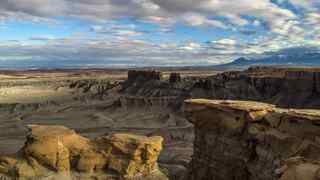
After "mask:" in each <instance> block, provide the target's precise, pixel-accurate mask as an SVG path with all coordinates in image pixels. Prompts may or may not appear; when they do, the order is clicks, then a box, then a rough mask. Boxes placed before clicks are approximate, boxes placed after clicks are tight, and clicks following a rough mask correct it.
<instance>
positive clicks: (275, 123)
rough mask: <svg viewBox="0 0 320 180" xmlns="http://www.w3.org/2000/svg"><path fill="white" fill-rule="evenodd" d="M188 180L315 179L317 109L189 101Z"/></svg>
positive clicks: (319, 131)
mask: <svg viewBox="0 0 320 180" xmlns="http://www.w3.org/2000/svg"><path fill="white" fill-rule="evenodd" d="M184 108H185V113H186V116H187V118H188V120H189V121H190V122H191V123H193V124H194V126H195V142H194V155H193V158H192V161H191V163H190V167H189V173H188V175H187V178H186V179H190V180H204V179H215V180H278V179H279V180H294V179H297V180H317V179H319V178H320V154H319V151H320V141H319V137H320V111H317V110H296V109H281V108H277V107H275V106H273V105H270V104H265V103H258V102H252V101H227V100H205V99H194V100H187V101H185V107H184Z"/></svg>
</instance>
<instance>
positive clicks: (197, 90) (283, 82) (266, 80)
mask: <svg viewBox="0 0 320 180" xmlns="http://www.w3.org/2000/svg"><path fill="white" fill-rule="evenodd" d="M319 77H320V70H319V69H308V68H304V69H303V68H300V69H299V68H287V69H286V68H271V67H254V68H250V69H248V70H246V71H234V72H224V73H221V74H218V75H215V76H212V77H209V78H205V79H201V80H199V81H198V82H196V83H195V85H194V88H193V91H192V94H193V96H192V97H193V98H209V99H228V100H252V101H263V102H267V103H272V104H276V105H278V106H282V107H285V108H315V107H320V98H319V97H320V96H319V95H320V85H319V84H320V78H319Z"/></svg>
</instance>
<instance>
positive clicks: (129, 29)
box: [0, 0, 320, 68]
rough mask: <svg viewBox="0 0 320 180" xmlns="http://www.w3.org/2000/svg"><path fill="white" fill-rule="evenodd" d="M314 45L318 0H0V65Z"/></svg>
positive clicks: (154, 59)
mask: <svg viewBox="0 0 320 180" xmlns="http://www.w3.org/2000/svg"><path fill="white" fill-rule="evenodd" d="M319 45H320V1H319V0H308V1H306V0H254V1H253V0H228V1H226V0H28V1H25V0H3V1H0V68H1V66H2V68H8V67H20V68H23V67H26V68H28V67H101V66H117V67H122V66H123V67H126V66H151V65H154V66H160V65H161V66H163V65H175V66H184V65H208V64H219V63H225V62H228V61H230V60H232V59H234V58H237V57H241V56H245V57H256V56H261V55H264V54H266V53H269V52H273V51H278V50H281V49H285V48H290V47H318V46H319ZM1 64H2V65H1Z"/></svg>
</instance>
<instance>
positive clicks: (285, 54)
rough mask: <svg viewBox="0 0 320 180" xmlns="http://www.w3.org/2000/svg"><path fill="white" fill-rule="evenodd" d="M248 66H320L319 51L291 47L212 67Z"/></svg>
mask: <svg viewBox="0 0 320 180" xmlns="http://www.w3.org/2000/svg"><path fill="white" fill-rule="evenodd" d="M250 66H320V52H319V51H318V50H317V49H309V48H292V49H286V50H282V51H279V52H277V53H274V54H271V55H269V56H266V57H263V58H258V59H247V58H244V57H241V58H239V59H236V60H234V61H233V62H230V63H227V64H221V65H216V66H214V68H219V69H244V68H248V67H250Z"/></svg>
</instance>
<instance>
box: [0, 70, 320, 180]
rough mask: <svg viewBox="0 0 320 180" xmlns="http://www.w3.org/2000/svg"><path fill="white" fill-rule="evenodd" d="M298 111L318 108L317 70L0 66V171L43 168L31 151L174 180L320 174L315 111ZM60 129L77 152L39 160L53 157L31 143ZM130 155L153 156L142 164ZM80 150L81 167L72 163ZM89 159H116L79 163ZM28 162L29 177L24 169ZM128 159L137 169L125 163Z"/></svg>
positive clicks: (238, 179)
mask: <svg viewBox="0 0 320 180" xmlns="http://www.w3.org/2000/svg"><path fill="white" fill-rule="evenodd" d="M200 98H201V99H202V100H199V99H200ZM187 99H196V100H187ZM197 99H198V100H197ZM203 99H215V100H216V101H210V100H203ZM185 100H187V101H186V102H185ZM219 100H220V101H219ZM225 100H236V101H225ZM254 101H259V102H264V103H268V104H263V103H258V102H254ZM271 104H272V105H271ZM297 108H299V109H301V108H304V109H306V108H307V109H319V108H320V70H319V69H302V68H301V69H299V68H290V69H287V68H270V67H254V68H249V69H247V70H245V71H233V72H214V71H205V70H201V71H200V70H199V71H191V70H185V71H182V70H180V71H179V72H174V71H164V72H158V71H142V70H130V71H127V70H99V69H96V70H64V71H58V70H57V71H2V72H0V121H1V122H0V128H1V131H0V154H1V155H4V156H6V155H8V156H9V157H10V158H9V159H8V158H4V159H2V160H1V158H0V174H1V173H4V172H7V175H8V174H9V175H10V173H9V172H12V171H13V172H15V173H14V174H18V175H19V173H20V176H21V177H23V176H24V175H25V176H36V175H37V173H39V172H41V173H43V172H44V171H42V170H41V171H40V170H38V169H39V168H36V167H38V166H36V165H34V163H30V156H31V157H33V158H35V159H36V160H35V162H37V163H39V164H41V165H43V164H45V167H50V168H51V169H55V170H56V171H59V170H67V171H73V169H76V171H81V170H83V171H85V172H91V173H92V172H95V173H99V172H100V171H99V170H100V169H99V168H98V167H100V166H108V167H109V168H111V169H113V170H116V171H117V172H118V173H120V174H125V175H126V176H129V175H132V174H133V175H134V174H135V173H137V172H143V173H151V172H154V171H152V170H153V169H157V170H159V169H160V171H159V172H162V173H163V174H165V175H166V176H168V177H169V179H194V180H201V179H204V180H205V179H217V180H220V179H221V180H224V179H226V180H229V179H230V180H242V179H243V180H258V179H263V180H264V179H265V180H269V179H270V180H271V179H272V180H273V179H278V178H282V179H281V180H291V179H292V178H291V179H290V177H289V175H286V172H287V171H286V170H288V171H289V170H290V172H291V170H292V169H293V170H292V171H294V168H302V169H303V168H306V169H307V171H308V172H309V171H310V172H311V173H309V174H312V173H313V174H317V170H318V169H319V168H318V163H317V162H316V160H317V157H318V156H317V155H315V153H314V152H317V149H318V139H317V137H318V133H317V128H318V125H319V123H318V120H319V119H320V116H319V112H318V111H317V110H294V109H297ZM220 122H223V123H220ZM252 122H254V123H252ZM30 125H36V126H30ZM300 126H301V129H300V128H299V127H300ZM71 129H72V130H71ZM73 130H74V131H73ZM266 133H267V135H268V136H267V135H266ZM59 134H61V136H62V137H63V140H62V141H61V144H62V145H61V146H62V147H66V151H68V153H70V154H71V155H73V156H71V155H70V157H69V156H68V157H67V158H62V157H61V156H58V155H57V157H56V158H57V159H61V158H62V159H68V163H66V164H65V163H62V165H61V164H60V163H58V162H60V161H57V162H56V163H50V162H51V161H50V159H46V158H45V159H43V156H50V154H49V155H48V153H49V152H47V151H45V149H42V150H39V149H37V148H34V147H37V146H38V145H39V144H40V145H39V147H41V148H45V147H50V146H53V145H52V143H50V142H51V141H52V142H53V144H54V143H55V142H56V141H57V142H60V140H59V138H58V139H57V138H56V136H58V135H59ZM69 136H70V137H72V138H69ZM26 137H27V139H26ZM42 138H44V139H46V140H48V142H46V141H42V140H41V139H42ZM39 139H40V140H39ZM65 139H67V140H65ZM70 139H71V140H70ZM72 139H74V141H73V140H72ZM101 139H104V141H101ZM150 139H151V140H150ZM49 140H50V141H49ZM162 140H163V141H162ZM38 141H39V142H38ZM117 142H122V144H124V145H121V146H118V145H117ZM151 142H154V143H155V144H152V143H151ZM58 144H59V143H58ZM282 145H286V147H282ZM59 146H60V145H59ZM147 146H150V147H154V150H153V151H152V153H150V149H149V148H140V147H147ZM162 146H163V147H162ZM53 147H55V146H53ZM106 147H107V149H108V148H111V149H117V151H116V152H118V151H121V152H126V153H125V154H126V156H125V157H127V156H130V157H132V158H133V159H130V158H129V159H128V158H124V156H119V154H118V153H115V152H114V151H112V152H110V153H109V154H108V153H106V151H105V150H103V151H101V152H100V151H99V153H97V152H96V151H97V149H101V148H102V149H103V148H106ZM132 147H139V148H137V149H134V148H132ZM277 148H278V149H277ZM297 148H298V150H297V151H294V149H297ZM62 149H63V148H62ZM128 149H129V150H128ZM130 149H133V150H134V151H133V150H132V151H131V150H130ZM19 150H20V151H19ZM82 151H85V153H80V152H82ZM88 151H89V152H90V153H89V154H88ZM16 152H17V153H16ZM21 152H22V154H21ZM40 152H41V153H40ZM54 152H55V151H54ZM63 152H64V150H61V152H60V151H58V150H57V153H58V154H60V153H62V154H64V153H63ZM91 152H95V153H93V154H92V153H91ZM132 152H139V154H148V155H146V156H145V155H143V156H141V157H142V160H143V161H140V160H137V159H136V158H135V157H136V154H135V153H133V154H131V153H132ZM12 154H16V155H15V157H12ZM35 154H36V155H35ZM39 154H42V155H41V156H40V155H39ZM54 154H55V153H54ZM105 154H107V155H105ZM75 156H77V157H78V158H77V165H74V163H70V164H69V162H73V161H75V159H74V157H75ZM54 157H55V156H54ZM87 157H92V158H93V159H106V158H107V159H114V157H116V158H118V159H120V160H119V163H118V164H117V163H115V162H114V161H108V162H104V161H103V162H100V161H97V162H94V163H93V164H94V165H92V164H90V166H89V165H87V164H85V165H83V164H81V163H80V162H82V161H81V159H82V158H84V162H86V158H87ZM139 157H140V156H139ZM146 157H149V158H146ZM92 158H87V159H92ZM150 158H151V160H150ZM312 158H313V161H312V162H310V161H309V159H312ZM138 159H139V158H138ZM288 159H289V160H288ZM290 159H291V161H290ZM292 159H293V160H292ZM25 161H27V162H28V163H27V164H28V166H27V167H28V168H29V166H30V167H31V169H33V170H32V172H33V174H31V175H30V174H25V173H21V172H20V171H19V167H20V169H21V166H18V165H19V163H20V164H23V163H21V162H25ZM156 161H157V164H158V165H159V169H158V168H157V167H156V165H155V164H156ZM292 161H294V163H291V164H290V162H292ZM17 162H18V163H17ZM32 162H34V161H32ZM48 162H49V163H48ZM54 162H55V161H54ZM63 162H64V161H63ZM98 162H99V163H98ZM120 162H121V163H120ZM128 162H129V163H128ZM130 163H134V164H135V166H134V168H128V167H127V166H125V165H124V164H130ZM286 163H287V164H286ZM17 164H18V165H17ZM30 164H31V165H30ZM119 164H120V165H119ZM305 164H307V165H305ZM301 166H302V167H301ZM23 167H24V166H23ZM40 167H41V168H42V166H40ZM124 167H126V168H124ZM281 167H285V168H282V169H281ZM310 167H312V168H311V170H310ZM50 168H49V169H50ZM221 168H222V169H223V171H222V170H219V169H221ZM12 169H15V170H12ZM22 169H25V168H22ZM35 169H37V170H35ZM101 169H102V168H101ZM119 169H120V170H119ZM123 169H126V171H123ZM235 170H236V171H235ZM1 171H4V172H1ZM256 171H259V172H264V173H260V174H259V173H258V174H257V173H256ZM23 172H25V171H23ZM28 172H29V171H28ZM30 172H31V171H30ZM157 172H158V171H157ZM232 172H235V173H232ZM275 172H277V173H275ZM299 172H300V171H299ZM41 173H40V174H41ZM163 174H162V175H161V177H163ZM287 174H288V173H287ZM11 175H12V173H11ZM9 177H10V176H9ZM77 177H78V176H77ZM79 177H80V176H79ZM79 177H78V178H79ZM99 177H100V176H99ZM123 177H124V176H123ZM315 177H316V175H312V177H310V178H311V179H310V180H313V179H314V178H315ZM95 178H97V177H95ZM157 178H160V176H157ZM160 179H161V178H160ZM298 179H299V178H298ZM300 179H301V178H300ZM306 180H309V179H306Z"/></svg>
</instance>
